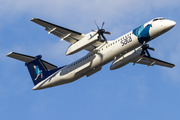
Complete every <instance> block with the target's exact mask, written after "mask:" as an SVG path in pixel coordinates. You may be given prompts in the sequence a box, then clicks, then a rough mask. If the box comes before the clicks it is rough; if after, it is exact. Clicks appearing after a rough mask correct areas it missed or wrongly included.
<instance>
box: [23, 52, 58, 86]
mask: <svg viewBox="0 0 180 120" xmlns="http://www.w3.org/2000/svg"><path fill="white" fill-rule="evenodd" d="M41 58H42V56H41V55H39V56H36V58H35V59H34V60H33V61H31V62H29V63H26V66H27V68H28V70H29V73H30V75H31V78H32V81H33V83H34V85H37V84H38V83H39V82H41V81H43V80H44V79H46V78H47V77H48V76H50V75H51V74H53V73H54V72H56V71H57V70H59V68H58V69H54V70H47V68H46V66H45V65H44V64H43V62H42V60H41Z"/></svg>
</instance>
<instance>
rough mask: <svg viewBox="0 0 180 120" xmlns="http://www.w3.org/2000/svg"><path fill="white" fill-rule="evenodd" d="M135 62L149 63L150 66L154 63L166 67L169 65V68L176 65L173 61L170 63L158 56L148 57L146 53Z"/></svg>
mask: <svg viewBox="0 0 180 120" xmlns="http://www.w3.org/2000/svg"><path fill="white" fill-rule="evenodd" d="M132 62H133V63H134V64H135V63H138V64H143V65H148V66H153V65H159V66H164V67H169V68H173V67H174V66H175V65H174V64H172V63H168V62H165V61H162V60H158V59H156V58H153V57H148V56H146V55H144V56H143V57H140V58H138V59H136V60H134V61H132Z"/></svg>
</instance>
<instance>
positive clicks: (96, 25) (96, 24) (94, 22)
mask: <svg viewBox="0 0 180 120" xmlns="http://www.w3.org/2000/svg"><path fill="white" fill-rule="evenodd" d="M94 23H95V24H96V26H97V28H98V30H100V29H99V27H98V25H97V23H96V21H94Z"/></svg>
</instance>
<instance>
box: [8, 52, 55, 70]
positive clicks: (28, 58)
mask: <svg viewBox="0 0 180 120" xmlns="http://www.w3.org/2000/svg"><path fill="white" fill-rule="evenodd" d="M7 56H8V57H11V58H14V59H17V60H20V61H23V62H26V63H29V62H31V61H33V60H35V59H36V57H32V56H28V55H23V54H20V53H15V52H11V53H9V54H8V55H7ZM41 61H42V63H43V64H44V65H45V67H46V68H47V69H48V70H53V69H56V68H57V66H55V65H53V64H51V63H48V62H46V61H44V60H41Z"/></svg>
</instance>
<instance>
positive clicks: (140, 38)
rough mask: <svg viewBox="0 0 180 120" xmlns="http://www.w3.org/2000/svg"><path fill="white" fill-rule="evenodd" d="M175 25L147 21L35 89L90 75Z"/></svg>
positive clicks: (100, 47) (95, 50) (61, 70)
mask: <svg viewBox="0 0 180 120" xmlns="http://www.w3.org/2000/svg"><path fill="white" fill-rule="evenodd" d="M149 25H150V26H149ZM174 25H175V22H173V21H171V20H166V19H162V20H161V19H157V20H156V19H154V20H152V21H150V22H147V23H145V24H144V25H142V26H140V27H139V28H138V29H134V30H133V31H131V32H129V33H127V34H125V35H123V36H121V37H119V38H117V39H115V40H113V41H108V43H105V42H104V44H103V45H101V46H99V47H98V48H96V49H94V51H92V52H89V53H88V54H87V55H86V56H84V57H82V58H80V59H79V60H77V61H75V62H73V63H71V64H69V65H67V66H65V67H64V68H62V69H60V70H58V71H57V72H56V73H54V74H52V75H51V76H49V77H48V78H47V79H45V80H43V81H42V82H40V83H38V84H37V85H36V86H35V87H34V88H33V90H38V89H44V88H48V87H53V86H57V85H61V84H65V83H70V82H73V81H75V80H77V79H79V78H81V77H83V76H85V75H86V76H90V75H91V74H94V73H95V72H98V71H99V70H100V69H101V67H102V66H103V65H105V64H107V63H109V62H111V61H112V60H116V59H117V58H119V57H122V56H124V55H125V54H127V53H128V52H132V51H133V50H135V49H136V50H137V49H139V47H140V46H141V45H142V43H146V42H148V41H150V40H152V39H154V38H156V37H158V36H159V35H161V34H163V33H165V32H167V31H168V30H170V29H171V28H172V27H173V26H174ZM128 63H129V62H127V63H126V64H128Z"/></svg>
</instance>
